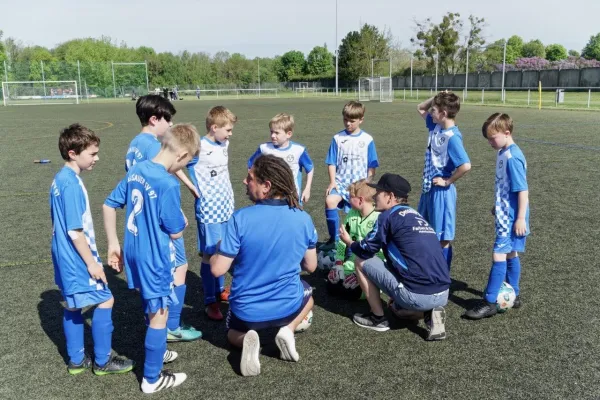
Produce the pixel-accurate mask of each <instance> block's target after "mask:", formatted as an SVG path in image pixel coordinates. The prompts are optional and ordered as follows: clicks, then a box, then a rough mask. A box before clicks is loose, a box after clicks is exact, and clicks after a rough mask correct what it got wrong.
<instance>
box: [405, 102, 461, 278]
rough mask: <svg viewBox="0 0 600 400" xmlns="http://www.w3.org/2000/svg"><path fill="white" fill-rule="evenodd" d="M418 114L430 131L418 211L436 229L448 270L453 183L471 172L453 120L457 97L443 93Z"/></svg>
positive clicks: (420, 107)
mask: <svg viewBox="0 0 600 400" xmlns="http://www.w3.org/2000/svg"><path fill="white" fill-rule="evenodd" d="M417 111H418V112H419V114H420V115H421V117H423V119H424V120H425V125H426V126H427V129H428V130H429V137H428V141H427V149H426V150H425V166H424V168H423V181H422V194H421V199H420V200H419V207H418V210H419V214H421V215H422V216H423V218H425V219H426V220H427V222H429V224H430V225H431V227H432V228H433V229H434V230H435V232H436V234H437V236H438V240H439V241H440V244H441V246H442V248H443V252H444V257H445V258H446V261H447V263H448V268H450V267H451V264H452V241H453V240H454V231H455V228H456V187H455V186H454V182H456V181H457V180H458V179H460V178H461V177H462V176H463V175H464V174H466V173H467V172H468V171H469V170H470V169H471V162H470V160H469V156H468V155H467V152H466V151H465V148H464V146H463V140H462V134H461V133H460V130H459V129H458V127H457V126H456V121H455V119H456V115H457V114H458V112H459V111H460V98H459V97H458V96H457V95H455V94H454V93H450V92H447V91H444V92H441V93H439V94H437V95H436V96H434V97H432V98H430V99H428V100H425V101H424V102H422V103H421V104H419V105H418V106H417Z"/></svg>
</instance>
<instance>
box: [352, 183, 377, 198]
mask: <svg viewBox="0 0 600 400" xmlns="http://www.w3.org/2000/svg"><path fill="white" fill-rule="evenodd" d="M348 194H349V195H350V197H358V196H362V197H364V198H365V200H367V201H371V200H373V197H375V188H372V187H371V186H369V185H367V180H366V179H361V180H360V181H356V182H354V183H352V184H351V185H350V186H348Z"/></svg>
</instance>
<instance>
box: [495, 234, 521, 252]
mask: <svg viewBox="0 0 600 400" xmlns="http://www.w3.org/2000/svg"><path fill="white" fill-rule="evenodd" d="M526 240H527V236H516V235H515V234H514V232H512V233H511V234H510V235H509V236H498V235H496V240H495V241H494V253H497V254H508V253H512V252H513V251H516V252H517V253H522V252H524V251H525V242H526Z"/></svg>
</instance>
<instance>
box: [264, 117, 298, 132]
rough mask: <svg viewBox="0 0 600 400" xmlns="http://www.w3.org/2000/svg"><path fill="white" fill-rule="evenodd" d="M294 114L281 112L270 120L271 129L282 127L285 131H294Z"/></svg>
mask: <svg viewBox="0 0 600 400" xmlns="http://www.w3.org/2000/svg"><path fill="white" fill-rule="evenodd" d="M295 126H296V124H295V123H294V116H293V115H290V114H286V113H279V114H277V115H276V116H274V117H273V118H271V121H269V129H271V130H273V129H282V130H283V131H284V132H294V127H295Z"/></svg>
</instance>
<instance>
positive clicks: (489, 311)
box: [463, 300, 498, 319]
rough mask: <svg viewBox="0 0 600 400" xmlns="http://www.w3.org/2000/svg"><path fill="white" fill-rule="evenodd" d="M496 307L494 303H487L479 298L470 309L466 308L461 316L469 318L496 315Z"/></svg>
mask: <svg viewBox="0 0 600 400" xmlns="http://www.w3.org/2000/svg"><path fill="white" fill-rule="evenodd" d="M496 313H498V309H497V308H496V303H488V302H487V301H486V300H481V301H480V302H479V303H477V304H476V305H475V307H473V308H472V309H470V310H467V311H466V312H465V313H464V314H463V316H464V317H465V318H469V319H482V318H487V317H491V316H494V315H496Z"/></svg>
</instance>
